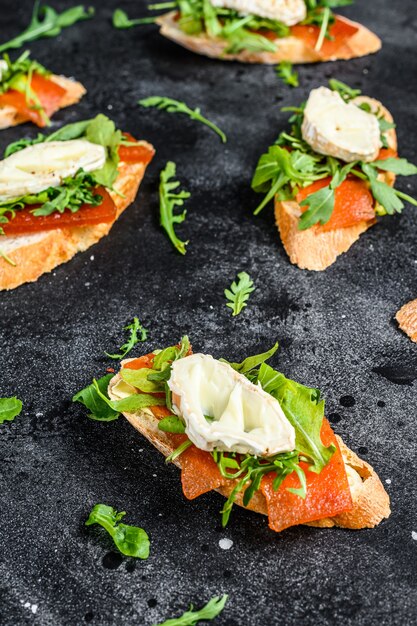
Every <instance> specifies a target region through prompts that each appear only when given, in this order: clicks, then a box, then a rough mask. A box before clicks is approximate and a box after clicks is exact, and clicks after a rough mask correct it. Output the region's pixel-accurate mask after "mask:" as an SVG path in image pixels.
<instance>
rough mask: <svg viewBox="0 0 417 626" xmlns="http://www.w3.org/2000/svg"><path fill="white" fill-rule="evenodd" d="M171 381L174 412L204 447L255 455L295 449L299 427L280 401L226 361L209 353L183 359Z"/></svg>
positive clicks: (174, 367) (173, 367)
mask: <svg viewBox="0 0 417 626" xmlns="http://www.w3.org/2000/svg"><path fill="white" fill-rule="evenodd" d="M168 385H169V388H170V389H171V391H172V404H173V410H174V412H175V413H176V415H178V416H180V417H182V418H183V420H184V422H185V432H186V434H187V435H188V437H189V438H190V439H191V441H192V442H193V443H194V444H195V445H196V446H197V447H198V448H200V449H201V450H207V451H210V450H214V449H217V450H223V451H229V452H238V453H241V454H245V453H248V454H253V455H256V456H272V455H274V454H278V453H280V452H290V451H292V450H294V448H295V430H294V427H293V426H292V425H291V424H290V422H289V421H288V419H287V418H286V416H285V414H284V412H283V410H282V408H281V405H280V404H279V402H278V401H277V400H275V398H273V397H272V396H271V395H270V394H268V393H266V392H265V391H263V389H262V388H261V387H260V386H258V385H254V384H253V383H251V382H250V381H249V380H248V379H247V378H246V377H245V376H243V374H240V373H238V372H236V371H235V370H234V369H233V368H232V367H230V365H228V364H227V363H222V362H221V361H217V360H216V359H214V358H213V357H212V356H208V355H205V354H193V355H191V356H188V357H185V358H183V359H179V360H178V361H175V362H174V363H173V365H172V372H171V377H170V379H169V381H168ZM207 418H209V419H207Z"/></svg>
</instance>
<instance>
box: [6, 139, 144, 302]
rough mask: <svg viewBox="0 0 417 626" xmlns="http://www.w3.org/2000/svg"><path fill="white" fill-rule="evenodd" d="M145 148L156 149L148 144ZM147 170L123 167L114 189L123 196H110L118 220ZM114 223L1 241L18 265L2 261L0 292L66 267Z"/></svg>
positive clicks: (120, 165)
mask: <svg viewBox="0 0 417 626" xmlns="http://www.w3.org/2000/svg"><path fill="white" fill-rule="evenodd" d="M143 144H145V145H146V146H148V147H149V148H150V149H153V147H152V146H151V145H150V144H148V143H147V142H143ZM145 170H146V165H144V164H143V163H134V164H130V163H123V162H121V163H120V164H119V175H118V177H117V179H116V182H115V184H114V187H115V189H116V190H117V191H118V192H119V193H120V194H123V196H121V195H119V194H116V193H114V192H111V193H110V195H111V197H112V198H113V201H114V203H115V205H116V209H117V217H119V215H120V214H121V213H122V212H123V211H124V210H125V209H126V207H128V206H129V204H131V203H132V202H133V201H134V199H135V196H136V194H137V191H138V189H139V185H140V183H141V180H142V178H143V175H144V173H145ZM117 217H116V219H117ZM113 223H114V222H110V223H105V224H97V225H93V226H79V227H77V228H60V229H56V230H50V231H44V232H41V233H35V234H33V235H21V236H19V237H1V238H0V249H1V251H2V252H4V253H5V254H6V255H7V256H8V257H9V258H10V259H11V260H12V261H13V262H14V263H15V264H16V265H15V266H13V265H11V264H10V263H8V262H7V261H6V260H5V259H3V258H0V291H1V290H4V289H14V288H15V287H18V286H19V285H22V284H23V283H28V282H33V281H35V280H37V279H38V278H39V276H41V275H42V274H45V273H46V272H50V271H51V270H53V269H54V268H55V267H57V265H60V264H61V263H66V261H69V260H70V259H71V258H72V257H73V256H74V255H75V254H76V253H77V252H82V251H84V250H87V248H89V247H90V246H92V245H93V244H95V243H97V241H99V239H101V238H102V237H104V236H105V235H107V234H108V232H109V230H110V229H111V227H112V226H113Z"/></svg>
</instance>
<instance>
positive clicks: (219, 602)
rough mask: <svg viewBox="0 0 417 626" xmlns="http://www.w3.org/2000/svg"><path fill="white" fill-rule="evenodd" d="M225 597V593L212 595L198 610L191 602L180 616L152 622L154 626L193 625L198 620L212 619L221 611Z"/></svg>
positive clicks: (226, 597) (225, 600)
mask: <svg viewBox="0 0 417 626" xmlns="http://www.w3.org/2000/svg"><path fill="white" fill-rule="evenodd" d="M227 599H228V596H227V594H224V595H222V596H214V598H212V599H211V600H209V602H207V604H206V605H205V606H203V607H202V608H201V609H200V610H194V607H193V605H192V604H191V605H190V609H189V610H188V611H186V612H185V613H183V614H182V615H181V616H180V617H174V618H172V619H168V620H166V621H165V622H163V623H162V624H159V625H158V624H154V626H195V625H196V624H198V622H201V621H204V620H212V619H214V618H215V617H217V616H218V615H220V613H221V612H222V611H223V609H224V607H225V604H226V602H227Z"/></svg>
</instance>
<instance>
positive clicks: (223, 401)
mask: <svg viewBox="0 0 417 626" xmlns="http://www.w3.org/2000/svg"><path fill="white" fill-rule="evenodd" d="M276 350H277V345H275V346H274V347H273V348H272V349H271V350H270V351H268V352H266V353H263V354H260V355H256V356H253V357H248V358H247V359H245V360H244V361H243V362H242V363H228V362H227V361H224V360H223V359H222V360H217V359H214V358H213V357H212V356H209V355H206V354H193V352H192V349H191V346H190V343H189V340H188V338H187V337H183V339H182V340H181V342H180V344H178V345H176V346H171V347H169V348H165V349H164V350H155V351H154V352H152V353H150V354H146V355H144V356H142V357H140V358H136V359H126V360H124V361H122V363H121V369H120V371H119V373H117V374H116V375H114V376H113V377H111V375H108V377H110V378H105V379H102V380H104V383H105V386H107V384H108V389H107V394H106V393H105V392H104V393H103V391H102V389H103V384H102V383H100V381H99V382H97V381H95V382H94V386H91V388H90V389H89V393H88V394H87V396H86V395H85V394H83V392H80V393H79V394H77V395H76V396H75V397H74V400H76V401H81V402H83V397H84V398H86V397H88V402H87V404H89V401H91V397H92V396H91V394H92V393H97V394H98V399H99V401H100V402H103V401H104V402H105V403H107V404H106V405H105V406H107V405H108V406H109V407H110V408H111V410H113V411H116V412H120V413H123V415H124V416H125V417H126V418H127V419H128V420H129V422H130V423H131V424H132V425H133V426H134V427H135V428H136V429H137V430H138V431H139V432H140V433H141V434H142V435H143V436H145V437H146V438H147V439H148V440H149V441H150V442H151V443H152V444H153V445H154V446H155V447H156V448H157V449H158V450H159V451H160V452H162V454H163V455H164V456H165V457H166V460H167V461H171V462H173V463H175V464H176V465H177V466H178V467H179V468H181V481H182V489H183V492H184V495H185V497H186V498H188V499H191V500H192V499H194V498H196V497H198V496H199V495H201V494H203V493H207V492H209V491H211V490H216V491H218V492H220V493H221V494H222V495H223V496H225V498H226V499H227V500H226V503H225V504H224V506H223V510H222V522H223V525H226V524H227V522H228V520H229V516H230V513H231V510H232V507H233V505H234V504H235V503H236V504H238V505H240V506H243V507H245V508H247V509H250V510H252V511H256V512H258V513H262V514H264V515H267V516H268V519H269V526H270V527H271V529H272V530H274V531H277V532H279V531H282V530H284V529H286V528H288V527H290V526H294V525H298V524H309V525H314V526H321V527H332V526H340V527H343V528H352V529H359V528H372V527H374V526H376V525H377V524H379V523H380V522H381V521H382V520H383V519H384V518H386V517H388V516H389V515H390V503H389V497H388V495H387V493H386V491H385V489H384V487H383V485H382V483H381V481H380V480H379V478H378V476H377V474H376V472H375V471H374V470H373V469H372V467H371V466H370V465H368V463H366V462H365V461H362V460H361V459H359V458H358V457H357V456H356V454H355V453H354V452H352V451H351V450H349V449H348V448H347V447H346V446H345V445H344V443H343V442H342V440H341V439H340V437H338V436H337V435H336V434H335V433H334V432H333V429H332V428H331V426H330V424H329V422H328V421H327V419H326V418H325V417H324V401H323V400H321V398H320V392H319V391H318V390H317V389H311V388H309V387H306V386H304V385H302V384H300V383H298V382H295V381H293V380H290V379H288V378H286V377H285V376H284V374H282V373H281V372H278V371H277V370H275V369H273V368H272V367H270V366H269V365H267V363H266V361H267V360H268V359H269V358H270V357H271V356H272V355H273V354H274V352H275V351H276ZM104 389H105V387H104ZM84 391H85V390H84ZM83 403H85V402H83ZM90 406H91V405H90ZM94 406H98V404H97V403H96V402H94ZM115 416H116V417H117V413H116V414H115ZM115 416H114V415H111V416H110V417H109V416H106V418H107V419H109V418H110V419H113V418H114V417H115Z"/></svg>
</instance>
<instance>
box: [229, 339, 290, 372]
mask: <svg viewBox="0 0 417 626" xmlns="http://www.w3.org/2000/svg"><path fill="white" fill-rule="evenodd" d="M277 350H278V342H276V344H275V345H273V346H272V348H271V349H270V350H268V351H267V352H262V353H261V354H256V355H254V356H248V357H246V359H245V360H244V361H242V363H229V365H230V366H231V367H233V369H234V370H236V371H237V372H240V373H241V374H247V373H248V372H250V371H251V370H253V369H254V368H255V367H259V366H260V365H262V363H265V361H268V360H269V359H270V358H271V357H272V356H273V355H274V354H275V352H276V351H277ZM220 360H221V361H223V360H224V359H220ZM225 362H226V363H227V362H228V361H225Z"/></svg>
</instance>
